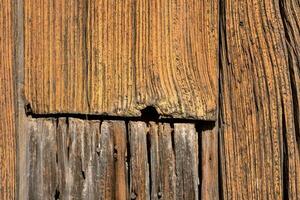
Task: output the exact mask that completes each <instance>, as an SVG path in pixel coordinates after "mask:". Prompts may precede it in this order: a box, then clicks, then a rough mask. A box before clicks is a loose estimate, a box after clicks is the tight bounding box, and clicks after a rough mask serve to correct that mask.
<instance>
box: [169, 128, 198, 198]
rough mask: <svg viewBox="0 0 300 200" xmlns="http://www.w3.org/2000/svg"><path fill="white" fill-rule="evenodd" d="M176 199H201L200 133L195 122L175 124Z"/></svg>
mask: <svg viewBox="0 0 300 200" xmlns="http://www.w3.org/2000/svg"><path fill="white" fill-rule="evenodd" d="M174 145H175V159H176V199H189V200H192V199H199V193H198V191H199V189H198V185H199V174H198V173H199V172H198V165H199V157H198V153H199V152H198V148H199V147H198V134H197V132H196V129H195V125H194V124H174Z"/></svg>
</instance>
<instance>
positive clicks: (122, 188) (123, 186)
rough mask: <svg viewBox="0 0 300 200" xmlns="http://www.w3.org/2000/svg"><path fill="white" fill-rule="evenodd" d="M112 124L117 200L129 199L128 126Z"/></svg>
mask: <svg viewBox="0 0 300 200" xmlns="http://www.w3.org/2000/svg"><path fill="white" fill-rule="evenodd" d="M110 124H111V134H113V138H114V159H115V167H114V168H115V177H116V178H115V199H117V200H121V199H127V197H128V196H129V194H128V193H129V185H128V163H127V159H128V155H127V134H126V125H125V122H124V121H110Z"/></svg>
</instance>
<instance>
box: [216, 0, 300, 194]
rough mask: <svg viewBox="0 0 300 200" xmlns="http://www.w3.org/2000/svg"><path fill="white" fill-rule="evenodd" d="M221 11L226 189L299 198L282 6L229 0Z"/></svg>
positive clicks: (221, 90) (221, 95) (223, 165)
mask: <svg viewBox="0 0 300 200" xmlns="http://www.w3.org/2000/svg"><path fill="white" fill-rule="evenodd" d="M289 2H294V3H295V1H289ZM294 3H292V4H294ZM296 7H297V6H296ZM298 7H299V6H298ZM221 17H222V24H221V27H222V32H221V35H222V42H221V54H222V57H221V69H220V73H221V74H220V77H221V81H220V83H221V87H220V93H221V94H220V101H221V102H220V105H221V106H220V128H221V131H220V134H221V137H220V138H221V141H220V144H221V161H222V174H221V175H222V187H223V188H222V191H223V193H222V196H223V198H224V199H283V198H287V197H288V196H289V197H290V199H297V196H296V195H297V192H296V190H295V188H296V179H297V178H296V177H297V176H296V174H295V170H296V167H297V166H296V165H295V163H296V162H295V161H292V162H289V164H287V162H286V161H287V160H289V161H291V160H292V159H293V158H295V160H297V158H296V157H297V155H296V151H298V152H299V148H298V150H297V148H295V146H296V143H297V142H296V137H295V135H296V133H297V132H299V130H298V129H299V127H298V128H296V127H295V125H296V124H298V122H297V121H295V119H294V115H298V113H295V111H296V110H299V109H298V108H299V105H295V104H294V105H293V93H292V88H291V82H290V81H291V80H290V73H291V72H290V69H289V62H288V57H289V56H288V54H287V51H286V41H287V38H286V33H285V29H284V24H283V21H282V18H283V16H282V7H281V5H280V3H279V1H271V0H264V1H260V0H254V1H251V2H250V1H246V0H242V1H234V0H226V1H223V3H222V8H221ZM295 31H297V28H296V29H295ZM295 37H297V38H298V37H299V34H298V36H296V35H295ZM297 76H299V74H298V75H297ZM294 98H298V97H297V95H296V94H294ZM294 106H296V107H294ZM297 112H298V111H297ZM284 146H287V148H288V152H285V150H284ZM298 159H299V154H298ZM284 165H288V167H287V168H288V170H287V168H285V167H284ZM298 166H299V165H298ZM298 168H299V167H298ZM298 171H299V170H298ZM287 179H290V180H289V181H287ZM286 187H288V188H289V189H288V190H286V189H285V188H286Z"/></svg>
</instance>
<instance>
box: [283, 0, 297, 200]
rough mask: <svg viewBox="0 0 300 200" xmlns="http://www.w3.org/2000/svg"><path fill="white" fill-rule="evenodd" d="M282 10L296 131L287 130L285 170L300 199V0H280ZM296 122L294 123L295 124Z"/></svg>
mask: <svg viewBox="0 0 300 200" xmlns="http://www.w3.org/2000/svg"><path fill="white" fill-rule="evenodd" d="M279 6H280V11H281V16H282V20H283V27H284V33H285V37H286V40H285V42H286V47H287V55H286V56H287V59H288V65H289V71H290V84H291V89H292V100H293V108H294V113H293V114H294V116H292V115H289V117H290V118H292V117H294V120H290V119H287V123H289V124H288V126H287V127H293V126H295V130H296V131H287V132H286V143H287V144H286V152H285V153H286V154H287V156H288V158H287V160H286V162H288V164H287V165H286V166H285V167H286V168H285V169H284V170H287V171H288V174H287V176H288V178H286V179H287V180H288V183H289V184H288V188H287V190H288V197H289V199H300V189H299V188H300V26H299V24H300V15H299V13H300V3H299V1H289V0H283V1H280V5H279ZM293 123H294V124H293Z"/></svg>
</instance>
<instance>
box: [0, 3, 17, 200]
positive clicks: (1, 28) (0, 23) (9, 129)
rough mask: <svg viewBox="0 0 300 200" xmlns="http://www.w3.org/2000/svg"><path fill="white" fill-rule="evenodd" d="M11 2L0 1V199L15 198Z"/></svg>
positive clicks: (8, 199)
mask: <svg viewBox="0 0 300 200" xmlns="http://www.w3.org/2000/svg"><path fill="white" fill-rule="evenodd" d="M12 13H13V5H12V2H11V1H9V0H4V1H1V2H0V199H1V200H10V199H14V198H15V186H16V185H15V184H16V181H15V180H16V179H15V166H16V165H15V163H16V162H15V161H16V153H15V152H16V151H15V149H16V146H15V142H16V137H15V113H14V82H13V49H14V40H13V36H14V35H13V18H12Z"/></svg>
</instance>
